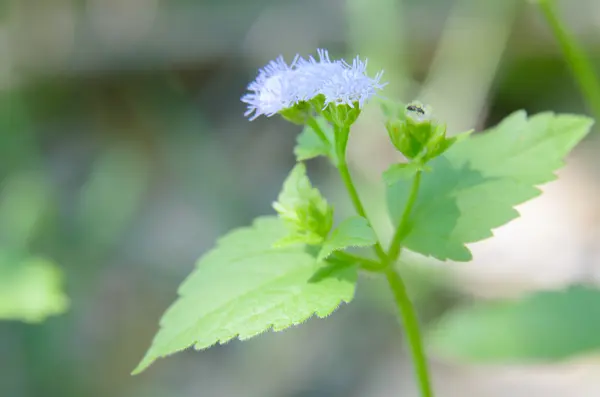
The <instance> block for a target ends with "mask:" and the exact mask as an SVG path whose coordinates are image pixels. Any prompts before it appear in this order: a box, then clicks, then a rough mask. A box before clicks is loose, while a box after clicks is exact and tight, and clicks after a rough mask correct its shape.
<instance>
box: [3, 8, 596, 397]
mask: <svg viewBox="0 0 600 397" xmlns="http://www.w3.org/2000/svg"><path fill="white" fill-rule="evenodd" d="M0 4H1V7H0V126H1V127H0V128H1V132H0V177H1V180H2V186H3V188H2V191H1V193H0V290H2V289H4V292H6V291H9V290H10V288H11V286H12V287H14V285H16V284H19V283H20V284H19V285H20V286H21V287H23V288H24V289H25V290H26V291H28V293H27V294H26V297H25V298H23V297H21V298H23V299H21V300H20V301H19V304H20V305H21V306H22V307H21V309H23V311H25V312H28V313H30V317H29V318H28V319H29V320H31V321H33V322H31V321H30V322H23V321H0V396H1V397H82V396H85V397H174V396H177V397H187V396H189V397H191V396H194V397H195V396H207V397H217V396H224V397H230V396H231V397H233V396H248V397H253V396H256V397H259V396H260V397H270V396H272V397H319V396H346V397H349V396H356V397H359V396H370V397H378V396H382V397H383V396H392V395H393V396H416V395H417V394H416V390H415V386H414V380H413V379H412V374H411V367H410V364H409V360H408V356H407V354H406V353H407V351H406V349H405V346H404V345H403V342H402V330H401V328H400V326H399V325H398V323H397V320H396V317H395V312H394V309H393V306H392V305H391V302H390V299H389V296H388V295H387V292H385V288H384V286H383V285H382V284H381V283H379V282H377V281H376V280H373V279H369V278H364V279H361V281H360V283H359V288H358V292H357V296H356V300H355V302H353V304H352V305H349V306H344V307H342V308H340V309H338V310H337V311H336V313H334V315H332V316H331V317H330V318H328V319H327V320H316V319H311V320H310V321H308V322H307V323H306V324H304V325H302V326H300V327H295V328H293V329H290V330H287V331H285V332H280V333H266V334H264V335H261V336H259V337H257V338H255V339H252V340H250V341H247V342H243V343H242V342H239V341H234V342H231V343H229V344H227V345H225V346H217V347H213V348H211V349H209V350H206V351H202V352H193V351H188V352H184V353H179V354H177V355H174V356H172V357H170V358H167V359H162V360H159V361H158V362H157V363H156V364H154V365H153V366H152V367H151V368H150V369H149V370H147V371H146V372H144V373H143V374H141V375H139V376H135V377H131V376H130V375H129V372H130V371H131V370H132V369H133V368H134V366H135V365H136V364H137V362H138V360H139V359H140V358H141V357H142V355H143V354H144V352H145V350H146V349H147V347H148V346H149V344H150V341H151V338H152V337H153V335H154V333H155V332H156V330H157V325H158V320H159V318H160V316H161V315H162V313H163V311H164V310H165V309H166V308H167V306H168V305H169V304H170V303H171V302H172V301H173V300H174V299H175V297H176V289H177V286H178V285H179V284H180V283H181V281H182V280H183V279H184V278H185V277H186V275H188V274H189V273H190V271H191V270H192V268H193V266H194V262H195V260H196V259H197V258H198V257H199V256H200V255H202V253H203V252H205V251H206V250H207V249H209V248H210V247H211V246H212V245H213V243H214V241H215V239H216V238H217V237H218V236H219V235H220V234H223V233H225V232H226V231H228V230H230V229H231V228H233V227H236V226H240V225H245V224H248V223H249V222H250V221H251V219H252V218H254V217H255V216H258V215H263V214H269V213H271V212H272V210H271V202H272V201H273V200H274V198H275V197H276V195H277V193H278V191H279V188H280V186H281V182H282V181H283V179H284V178H285V176H286V174H287V172H288V171H289V170H290V169H291V167H292V165H293V163H294V158H293V154H292V148H293V146H294V142H295V137H296V135H297V133H298V132H299V129H298V128H297V127H295V126H293V125H290V124H288V123H286V122H284V121H283V120H281V119H280V118H278V117H273V118H271V119H266V118H262V119H258V120H256V121H253V122H248V121H247V120H246V119H245V118H244V117H243V113H244V110H245V109H244V105H243V104H242V103H241V102H240V100H239V98H240V96H241V95H243V93H244V91H245V87H246V85H247V83H248V82H249V81H250V80H252V79H253V78H254V77H255V75H256V71H257V69H258V68H259V67H261V66H262V65H264V64H265V63H266V62H267V61H269V60H270V59H273V58H274V57H276V56H277V55H279V54H283V55H285V56H286V57H287V58H288V59H291V57H292V56H293V55H294V54H295V53H297V52H299V53H301V54H303V55H306V54H309V53H314V52H315V49H316V48H318V47H324V48H328V49H329V50H330V52H331V53H332V54H335V56H336V57H353V56H355V55H356V54H360V55H361V56H362V57H368V58H369V65H370V68H371V73H375V72H376V71H377V70H379V69H380V68H383V69H385V71H386V74H385V78H386V80H388V81H390V85H389V86H388V87H386V90H385V92H384V95H385V96H387V97H392V98H397V99H401V100H404V101H409V100H411V99H413V98H419V99H421V100H422V101H424V102H427V103H430V104H431V105H432V106H433V108H434V110H435V111H436V113H437V115H438V117H439V118H440V119H443V120H447V122H448V125H449V131H450V132H452V133H457V132H461V131H464V130H467V129H470V128H473V127H475V128H476V129H477V130H482V129H485V128H486V127H487V126H490V125H493V124H495V123H496V122H498V121H499V120H500V119H501V118H503V117H505V116H506V115H508V114H509V113H511V112H512V111H514V110H517V109H521V108H523V109H526V110H527V111H528V112H530V113H534V112H538V111H543V110H553V111H557V112H577V113H585V114H587V113H588V112H587V109H586V107H585V104H584V102H583V100H582V98H581V95H580V93H579V92H578V90H577V88H576V86H575V84H574V83H573V81H572V78H571V76H570V75H569V72H568V69H567V67H566V66H565V63H564V60H563V59H562V57H561V54H560V51H559V49H558V47H557V45H556V43H555V40H554V38H553V37H552V35H551V34H550V32H549V31H548V29H547V27H546V25H545V23H544V20H543V19H542V18H541V16H540V15H539V12H538V10H537V9H536V7H534V6H532V5H531V4H530V3H529V2H526V1H520V0H456V1H448V0H427V1H425V0H419V1H417V0H328V1H316V0H305V1H292V0H253V1H247V0H220V1H217V0H170V1H166V0H4V1H2V2H1V3H0ZM559 5H560V10H561V14H562V15H563V17H564V18H565V21H566V23H567V24H568V26H569V27H570V28H571V29H572V30H573V31H574V33H575V34H576V36H577V38H578V40H579V41H580V42H581V43H582V45H583V46H584V47H585V49H586V51H587V52H588V54H589V55H590V57H591V58H592V60H593V61H594V62H595V63H596V64H597V63H598V62H596V61H598V60H599V58H598V56H599V54H600V40H599V38H600V2H598V1H596V0H568V1H567V0H564V1H561V2H559ZM598 70H599V71H600V69H598ZM349 150H350V161H351V166H352V170H353V174H354V175H355V177H356V178H357V179H358V180H359V181H360V191H361V195H363V197H364V199H365V201H366V202H367V207H368V209H369V212H370V213H371V214H372V216H373V218H374V219H375V224H376V225H377V227H378V229H379V230H380V232H381V233H382V234H385V233H389V231H390V226H389V225H388V224H387V223H386V220H385V209H384V207H383V206H382V204H381V203H382V201H381V200H382V188H383V186H382V184H381V183H380V180H379V173H380V172H381V171H382V170H383V169H385V167H386V166H387V165H388V164H390V163H391V162H393V161H394V160H397V157H396V154H395V153H394V151H393V150H392V149H391V145H389V143H388V141H387V136H386V132H385V129H384V128H383V126H382V124H381V115H380V113H379V110H378V108H377V106H376V105H373V106H370V107H368V108H367V109H366V110H365V112H364V114H363V116H362V117H361V119H360V121H359V123H358V124H357V125H356V126H355V128H354V131H353V133H352V137H351V141H350V149H349ZM599 151H600V142H599V141H598V139H597V137H596V136H595V135H594V134H592V135H591V136H590V137H589V138H588V139H586V140H585V141H584V142H583V143H582V144H581V145H580V146H579V147H578V148H577V149H576V150H575V151H574V153H573V155H572V156H571V157H570V158H569V162H568V166H567V167H566V168H565V169H563V170H562V171H561V172H560V177H561V178H560V180H558V181H556V182H553V183H551V184H549V185H547V186H545V187H544V191H545V194H544V195H543V196H542V197H540V198H538V199H536V200H534V201H532V202H530V203H527V204H525V205H522V206H520V207H519V211H520V212H521V214H522V216H521V218H519V219H518V220H515V221H513V222H511V223H510V224H508V225H506V226H504V227H502V228H500V229H498V230H497V231H496V237H495V238H494V239H491V240H487V241H484V242H481V243H477V244H473V245H472V246H471V248H472V251H473V253H474V255H475V260H474V261H473V262H472V263H468V264H445V265H443V266H434V267H435V268H436V269H438V270H436V271H434V272H430V268H431V267H428V268H427V269H428V270H427V272H425V273H424V272H421V271H419V270H414V269H413V270H411V272H409V274H408V275H407V277H408V279H409V282H411V286H412V288H411V291H412V293H413V295H414V297H415V300H416V301H417V304H418V308H419V313H420V315H421V317H422V319H423V321H424V323H425V324H426V325H427V324H429V323H431V322H434V321H435V320H436V319H437V318H438V317H439V316H440V315H441V314H443V313H444V312H445V311H446V310H448V309H449V308H452V307H453V306H454V305H456V304H457V303H458V302H462V301H465V300H477V299H488V298H499V297H511V296H519V295H520V294H523V293H525V292H527V291H531V290H537V289H541V288H558V287H560V286H563V285H566V284H569V283H572V282H574V281H588V282H589V281H594V280H597V279H600V270H599V269H600V267H599V264H600V248H599V242H600V206H599V204H598V200H597V199H596V198H597V197H598V192H599V190H600V174H599V169H598V165H597V164H598V162H597V160H596V157H595V153H597V152H599ZM310 172H311V176H312V178H313V180H314V181H315V184H316V185H318V186H319V187H320V188H322V189H323V191H325V192H326V193H327V195H328V196H329V197H331V201H333V202H334V203H335V205H336V208H338V210H340V211H346V210H348V211H349V210H350V208H349V206H348V203H347V202H346V201H345V198H344V192H343V191H342V189H341V186H340V184H339V182H338V180H337V178H336V175H335V174H334V173H333V172H332V170H331V169H330V168H328V165H327V163H326V162H324V161H315V162H313V163H311V164H310ZM18 267H27V269H28V275H29V276H28V277H25V278H23V279H19V280H16V281H15V279H14V278H11V272H16V270H15V269H17V268H18ZM2 278H4V282H3V281H2ZM6 280H10V282H8V281H6ZM7 296H10V294H8V293H5V294H4V295H3V292H1V291H0V311H2V310H4V312H3V313H7V312H9V309H8V307H9V306H10V304H11V302H8V300H7V299H8V298H6V297H7ZM3 297H4V298H3ZM3 299H4V300H3ZM36 299H37V300H36ZM12 303H13V304H14V302H12ZM40 307H42V309H43V311H44V312H45V313H55V312H56V313H57V315H53V316H50V317H48V318H47V319H44V321H41V322H35V320H39V319H41V317H43V316H40V313H39V310H40V309H39V308H40ZM65 309H66V311H65ZM59 312H64V313H62V314H58V313H59ZM431 362H432V370H433V373H434V381H435V386H436V389H437V390H438V395H439V396H449V397H453V396H492V397H494V396H498V397H500V396H502V397H504V396H530V397H531V396H546V397H551V396H556V397H559V396H581V397H586V396H589V397H592V396H599V395H600V380H599V379H600V360H598V359H597V358H595V357H594V356H586V357H579V358H577V359H572V360H569V361H567V362H563V363H558V364H554V365H536V366H531V365H529V366H524V365H521V366H499V365H495V366H474V365H467V364H464V363H458V362H453V361H452V360H448V359H445V358H443V357H438V356H436V355H435V353H432V355H431Z"/></svg>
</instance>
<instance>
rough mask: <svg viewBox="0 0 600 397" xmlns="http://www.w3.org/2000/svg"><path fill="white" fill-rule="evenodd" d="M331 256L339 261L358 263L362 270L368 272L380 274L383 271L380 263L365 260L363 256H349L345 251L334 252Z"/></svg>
mask: <svg viewBox="0 0 600 397" xmlns="http://www.w3.org/2000/svg"><path fill="white" fill-rule="evenodd" d="M333 255H334V256H336V257H338V258H340V259H344V260H347V261H349V262H355V263H358V264H359V265H360V267H361V268H362V269H364V270H367V271H370V272H381V270H383V268H384V266H383V265H382V264H381V262H377V261H374V260H372V259H369V258H365V257H363V256H359V255H354V254H350V253H348V252H345V251H337V252H334V253H333Z"/></svg>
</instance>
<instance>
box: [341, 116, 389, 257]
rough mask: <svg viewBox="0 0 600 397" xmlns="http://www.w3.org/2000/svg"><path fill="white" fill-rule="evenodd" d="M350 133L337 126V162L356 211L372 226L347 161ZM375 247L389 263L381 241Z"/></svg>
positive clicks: (379, 254) (379, 255)
mask: <svg viewBox="0 0 600 397" xmlns="http://www.w3.org/2000/svg"><path fill="white" fill-rule="evenodd" d="M348 135H349V129H348V128H339V127H336V129H335V143H336V152H337V157H338V164H337V166H338V171H339V173H340V177H341V178H342V181H343V182H344V186H346V190H347V191H348V194H349V195H350V200H351V201H352V205H353V206H354V210H355V211H356V213H357V214H358V215H360V216H362V217H363V218H365V219H366V220H367V222H368V223H369V226H370V225H371V221H369V218H368V217H367V212H366V211H365V207H364V206H363V205H362V202H361V201H360V197H359V196H358V191H357V190H356V187H355V186H354V182H353V181H352V176H351V175H350V170H349V169H348V163H347V162H346V146H347V143H348ZM373 249H374V250H375V253H376V254H377V256H378V257H379V259H380V260H381V261H382V262H383V263H387V255H386V254H385V251H384V250H383V248H382V247H381V244H380V243H379V242H377V243H376V244H375V245H374V246H373Z"/></svg>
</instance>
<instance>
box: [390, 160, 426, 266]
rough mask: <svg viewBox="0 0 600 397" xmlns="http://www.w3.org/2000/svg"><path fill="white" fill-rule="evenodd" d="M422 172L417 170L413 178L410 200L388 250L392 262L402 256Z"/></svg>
mask: <svg viewBox="0 0 600 397" xmlns="http://www.w3.org/2000/svg"><path fill="white" fill-rule="evenodd" d="M421 173H422V171H420V170H419V171H417V173H416V174H415V177H414V178H413V183H412V187H411V190H410V194H409V196H408V201H407V202H406V207H404V212H403V213H402V218H401V220H400V224H399V225H398V227H397V228H396V232H395V233H394V237H393V238H392V243H391V244H390V249H389V250H388V254H387V257H388V259H389V262H390V263H394V262H396V260H398V257H399V256H400V250H401V248H402V240H404V238H405V237H406V234H407V233H408V228H409V218H410V213H411V212H412V210H413V207H414V205H415V201H416V200H417V195H418V193H419V187H420V186H421Z"/></svg>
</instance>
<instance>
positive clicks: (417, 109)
mask: <svg viewBox="0 0 600 397" xmlns="http://www.w3.org/2000/svg"><path fill="white" fill-rule="evenodd" d="M406 110H410V111H411V112H417V113H420V114H425V110H423V108H422V107H420V106H418V105H408V106H407V107H406Z"/></svg>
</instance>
